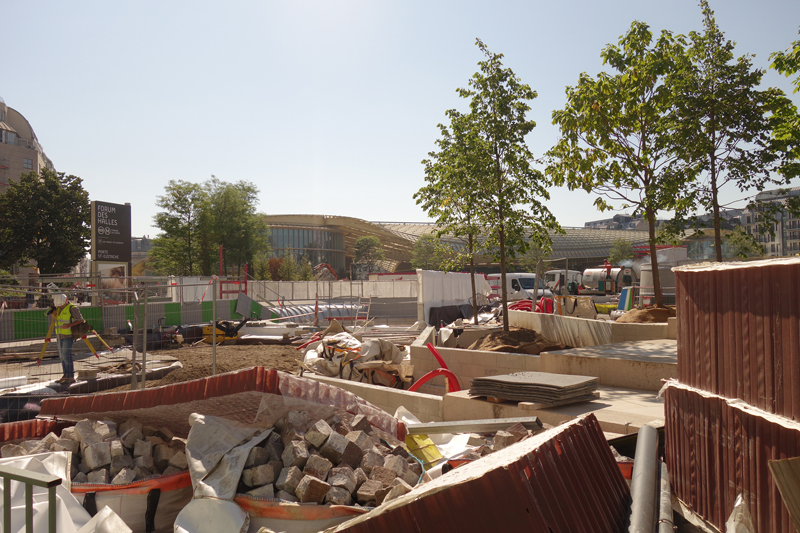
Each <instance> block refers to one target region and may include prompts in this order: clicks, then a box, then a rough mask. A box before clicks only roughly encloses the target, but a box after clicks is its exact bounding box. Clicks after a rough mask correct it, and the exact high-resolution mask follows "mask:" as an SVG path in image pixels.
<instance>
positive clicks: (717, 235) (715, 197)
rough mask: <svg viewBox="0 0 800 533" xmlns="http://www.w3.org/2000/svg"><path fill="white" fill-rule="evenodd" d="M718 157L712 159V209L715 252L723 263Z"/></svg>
mask: <svg viewBox="0 0 800 533" xmlns="http://www.w3.org/2000/svg"><path fill="white" fill-rule="evenodd" d="M716 165H717V159H716V157H714V156H712V157H711V208H712V210H713V213H714V251H715V252H716V254H717V261H718V262H720V263H721V262H722V231H720V223H719V189H718V188H717V174H716Z"/></svg>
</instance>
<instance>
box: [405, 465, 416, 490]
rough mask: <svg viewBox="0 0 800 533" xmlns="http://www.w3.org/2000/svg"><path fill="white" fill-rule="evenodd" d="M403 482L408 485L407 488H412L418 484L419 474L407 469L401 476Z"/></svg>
mask: <svg viewBox="0 0 800 533" xmlns="http://www.w3.org/2000/svg"><path fill="white" fill-rule="evenodd" d="M403 481H405V482H406V483H408V485H409V486H411V487H414V486H416V485H417V483H419V474H417V473H416V472H413V471H412V470H411V469H408V471H406V473H405V474H404V475H403Z"/></svg>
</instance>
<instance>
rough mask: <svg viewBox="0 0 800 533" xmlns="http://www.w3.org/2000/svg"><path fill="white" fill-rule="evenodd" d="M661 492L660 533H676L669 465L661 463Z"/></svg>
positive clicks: (659, 507) (659, 510)
mask: <svg viewBox="0 0 800 533" xmlns="http://www.w3.org/2000/svg"><path fill="white" fill-rule="evenodd" d="M660 479H661V491H660V494H661V496H660V499H659V506H658V533H674V531H675V524H674V523H673V521H672V491H671V490H670V488H669V472H667V463H661V476H660Z"/></svg>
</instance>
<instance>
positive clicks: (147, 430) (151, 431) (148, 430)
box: [142, 426, 158, 437]
mask: <svg viewBox="0 0 800 533" xmlns="http://www.w3.org/2000/svg"><path fill="white" fill-rule="evenodd" d="M156 431H158V429H156V428H154V427H153V426H142V435H143V436H145V437H152V436H153V435H155V434H156Z"/></svg>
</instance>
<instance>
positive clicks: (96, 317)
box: [80, 307, 103, 333]
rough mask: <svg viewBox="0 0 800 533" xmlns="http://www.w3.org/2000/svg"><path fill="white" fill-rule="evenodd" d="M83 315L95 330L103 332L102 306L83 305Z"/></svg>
mask: <svg viewBox="0 0 800 533" xmlns="http://www.w3.org/2000/svg"><path fill="white" fill-rule="evenodd" d="M80 311H81V316H83V319H84V320H85V321H86V322H88V323H89V324H90V325H91V326H92V327H93V328H94V330H95V331H97V332H98V333H103V309H102V308H100V307H81V308H80Z"/></svg>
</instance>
